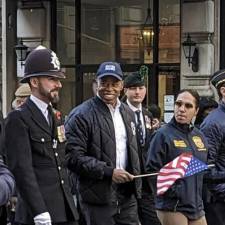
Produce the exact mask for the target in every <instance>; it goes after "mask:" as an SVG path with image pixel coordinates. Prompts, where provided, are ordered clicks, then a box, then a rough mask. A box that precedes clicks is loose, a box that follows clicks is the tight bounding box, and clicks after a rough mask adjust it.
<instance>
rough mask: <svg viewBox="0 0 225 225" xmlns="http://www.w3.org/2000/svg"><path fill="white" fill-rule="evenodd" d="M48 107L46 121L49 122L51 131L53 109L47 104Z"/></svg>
mask: <svg viewBox="0 0 225 225" xmlns="http://www.w3.org/2000/svg"><path fill="white" fill-rule="evenodd" d="M47 109H48V123H49V127H50V128H51V131H53V116H54V115H53V110H52V106H51V105H48V107H47Z"/></svg>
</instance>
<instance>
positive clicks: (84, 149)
mask: <svg viewBox="0 0 225 225" xmlns="http://www.w3.org/2000/svg"><path fill="white" fill-rule="evenodd" d="M122 79H123V73H122V70H121V67H120V65H119V64H118V63H116V62H104V63H102V64H101V65H100V66H99V69H98V71H97V74H96V80H97V96H95V97H93V98H91V99H89V100H87V101H86V102H84V103H82V104H81V105H79V106H77V107H75V108H74V109H73V110H72V111H71V113H70V114H69V116H68V119H67V121H66V123H65V130H66V137H67V146H66V154H67V159H68V161H67V165H68V168H69V169H70V170H71V171H72V172H74V173H75V174H76V176H77V178H78V194H79V204H80V206H81V209H82V212H83V213H84V217H85V220H86V222H87V225H106V224H107V225H114V224H129V225H138V216H137V202H136V197H140V188H141V183H140V182H141V181H140V180H138V179H134V177H133V175H137V174H139V173H140V163H139V157H138V151H137V141H136V134H135V118H134V114H133V112H132V111H131V110H130V109H129V107H128V106H127V105H125V104H124V103H122V102H120V100H119V96H120V92H121V91H122V89H123V81H122Z"/></svg>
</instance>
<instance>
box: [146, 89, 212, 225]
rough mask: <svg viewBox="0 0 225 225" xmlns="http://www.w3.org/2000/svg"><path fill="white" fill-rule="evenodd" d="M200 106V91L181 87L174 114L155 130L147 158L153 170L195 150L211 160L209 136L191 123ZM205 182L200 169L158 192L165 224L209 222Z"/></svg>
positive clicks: (199, 155) (203, 159)
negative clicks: (198, 171) (204, 195)
mask: <svg viewBox="0 0 225 225" xmlns="http://www.w3.org/2000/svg"><path fill="white" fill-rule="evenodd" d="M198 107H199V95H198V93H197V92H196V91H195V90H190V89H183V90H180V92H179V93H178V95H177V97H176V101H175V107H174V117H173V118H172V119H171V121H170V122H169V123H168V124H165V125H163V126H162V127H161V128H159V129H158V130H157V131H156V132H155V133H154V135H153V137H152V140H151V142H150V145H149V149H148V154H147V160H146V167H147V168H146V169H147V170H148V171H149V172H152V171H157V172H158V171H159V170H160V169H161V168H162V167H163V166H164V165H166V164H167V163H169V162H171V161H172V160H174V159H175V158H176V157H177V156H179V155H180V154H182V153H185V152H187V153H192V154H193V155H194V156H195V157H196V158H198V159H199V160H201V161H203V162H205V161H206V160H207V142H206V140H205V137H204V135H203V134H202V132H200V131H199V130H198V129H197V128H196V127H194V126H193V125H192V123H191V121H192V119H193V118H194V117H195V116H196V115H197V112H198ZM170 178H171V177H170ZM172 179H173V178H171V180H172ZM168 180H169V179H168ZM168 183H170V182H168ZM202 185H203V173H197V174H195V175H192V176H189V177H186V178H184V179H178V180H177V181H176V182H175V183H174V184H173V185H172V186H171V187H170V188H169V189H168V190H167V191H166V192H165V193H163V192H161V193H160V194H159V193H157V194H158V195H157V197H156V204H155V206H156V209H157V215H158V218H159V220H160V222H161V224H162V225H206V224H207V223H206V219H205V216H204V214H205V213H204V206H203V201H202ZM163 187H164V188H165V186H163ZM157 191H158V190H157ZM215 224H216V223H215Z"/></svg>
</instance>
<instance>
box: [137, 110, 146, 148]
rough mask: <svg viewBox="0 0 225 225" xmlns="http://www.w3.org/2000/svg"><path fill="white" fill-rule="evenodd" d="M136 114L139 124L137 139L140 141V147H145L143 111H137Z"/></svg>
mask: <svg viewBox="0 0 225 225" xmlns="http://www.w3.org/2000/svg"><path fill="white" fill-rule="evenodd" d="M135 113H136V115H137V124H136V128H137V139H138V142H139V145H140V146H143V145H144V143H145V140H144V134H143V127H142V123H141V111H140V110H137V111H135Z"/></svg>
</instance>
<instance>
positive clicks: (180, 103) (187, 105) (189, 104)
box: [175, 101, 194, 109]
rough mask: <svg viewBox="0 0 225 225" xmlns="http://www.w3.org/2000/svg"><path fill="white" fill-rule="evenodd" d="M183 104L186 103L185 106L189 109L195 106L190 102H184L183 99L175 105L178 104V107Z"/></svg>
mask: <svg viewBox="0 0 225 225" xmlns="http://www.w3.org/2000/svg"><path fill="white" fill-rule="evenodd" d="M182 105H184V107H185V108H187V109H192V108H194V106H193V105H192V104H191V103H188V102H182V101H176V102H175V106H177V107H178V108H179V107H181V106H182Z"/></svg>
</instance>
